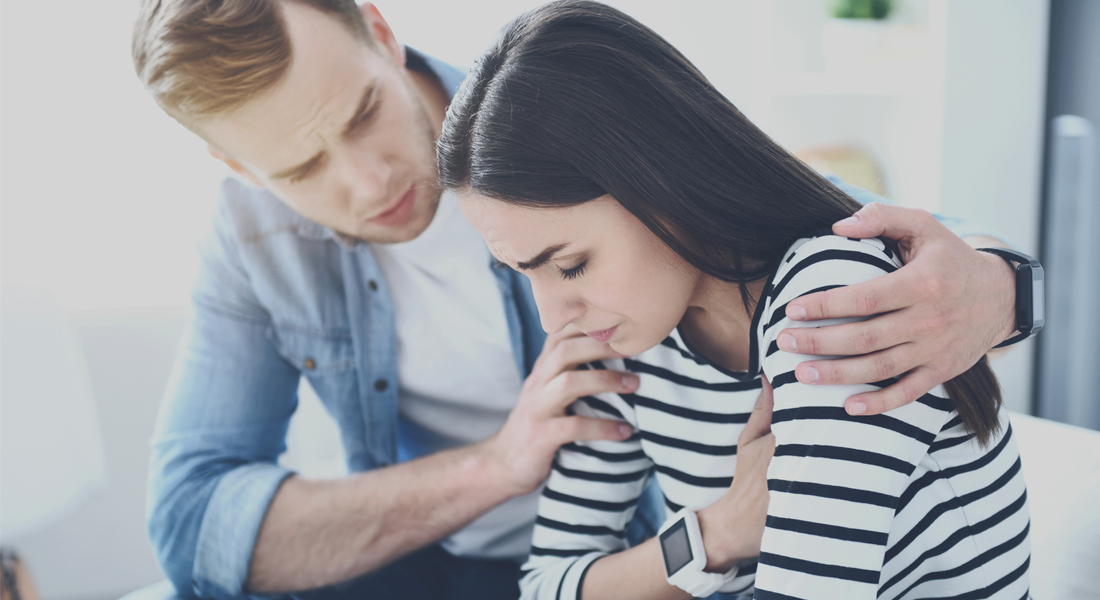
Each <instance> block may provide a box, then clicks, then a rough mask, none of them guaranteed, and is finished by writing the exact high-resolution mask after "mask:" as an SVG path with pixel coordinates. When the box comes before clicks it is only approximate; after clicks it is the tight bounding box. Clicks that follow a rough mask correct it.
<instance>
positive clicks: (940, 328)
mask: <svg viewBox="0 0 1100 600" xmlns="http://www.w3.org/2000/svg"><path fill="white" fill-rule="evenodd" d="M950 325H951V319H950V318H949V317H948V316H947V315H946V314H944V313H943V312H940V311H936V312H934V313H932V314H931V315H930V316H929V317H928V319H927V320H926V321H925V333H926V334H928V335H933V336H934V335H939V334H941V333H943V332H944V331H946V330H947V329H948V327H949V326H950Z"/></svg>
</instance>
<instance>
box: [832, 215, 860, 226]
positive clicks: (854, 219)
mask: <svg viewBox="0 0 1100 600" xmlns="http://www.w3.org/2000/svg"><path fill="white" fill-rule="evenodd" d="M833 225H834V226H836V227H851V226H852V225H859V213H856V214H854V215H852V216H850V217H848V218H845V219H841V220H839V221H837V222H836V223H833Z"/></svg>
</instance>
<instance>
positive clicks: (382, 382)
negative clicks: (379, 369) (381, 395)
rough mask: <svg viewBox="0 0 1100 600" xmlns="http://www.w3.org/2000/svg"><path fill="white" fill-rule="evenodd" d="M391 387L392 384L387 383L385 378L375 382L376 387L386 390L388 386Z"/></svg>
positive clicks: (382, 390)
mask: <svg viewBox="0 0 1100 600" xmlns="http://www.w3.org/2000/svg"><path fill="white" fill-rule="evenodd" d="M388 387H390V384H388V383H386V380H385V379H378V380H376V381H375V382H374V389H376V390H378V391H380V392H384V391H386V388H388Z"/></svg>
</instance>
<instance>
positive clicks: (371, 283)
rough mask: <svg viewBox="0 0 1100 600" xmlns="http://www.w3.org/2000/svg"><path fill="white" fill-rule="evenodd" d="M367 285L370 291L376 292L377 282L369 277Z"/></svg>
mask: <svg viewBox="0 0 1100 600" xmlns="http://www.w3.org/2000/svg"><path fill="white" fill-rule="evenodd" d="M367 287H369V288H370V291H372V292H377V291H378V282H377V281H375V280H373V279H371V280H370V281H368V282H367Z"/></svg>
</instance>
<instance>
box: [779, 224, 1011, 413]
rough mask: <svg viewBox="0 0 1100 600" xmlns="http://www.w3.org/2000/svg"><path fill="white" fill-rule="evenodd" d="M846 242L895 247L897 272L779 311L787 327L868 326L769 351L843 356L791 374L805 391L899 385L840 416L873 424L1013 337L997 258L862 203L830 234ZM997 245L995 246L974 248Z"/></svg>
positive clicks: (785, 337) (817, 332)
mask: <svg viewBox="0 0 1100 600" xmlns="http://www.w3.org/2000/svg"><path fill="white" fill-rule="evenodd" d="M833 233H835V234H836V235H843V236H847V237H856V238H869V237H876V236H884V237H888V238H891V239H893V240H896V241H897V242H898V245H899V246H900V249H901V252H902V258H903V259H904V261H905V266H904V267H902V268H900V269H898V270H897V271H895V272H894V273H890V274H888V275H883V276H882V277H877V278H875V279H872V280H871V281H868V282H866V283H861V284H859V285H852V286H847V287H842V288H837V289H835V290H829V291H827V292H819V293H816V294H809V295H806V296H803V297H801V298H798V299H796V300H792V301H791V302H790V303H789V304H788V305H787V316H788V317H789V318H790V319H792V320H794V321H817V320H820V319H834V318H841V317H866V316H873V318H871V319H868V320H866V321H858V322H855V323H848V324H845V325H836V326H832V327H819V328H813V327H807V328H794V329H786V330H784V331H782V332H781V333H780V334H779V338H778V339H777V340H776V343H777V344H778V345H779V348H780V349H782V350H784V351H787V352H797V353H799V354H812V355H817V356H849V357H851V358H844V359H839V360H818V361H807V362H804V363H802V364H801V365H799V366H798V369H796V370H795V374H796V375H797V377H798V380H799V381H800V382H802V383H806V384H811V385H847V384H855V383H872V382H875V381H882V380H885V379H889V378H891V377H897V376H900V377H901V379H900V381H898V382H897V383H894V384H893V385H891V386H889V387H886V388H884V389H881V390H878V391H875V392H869V393H866V394H859V395H857V396H853V397H851V398H849V399H848V401H847V402H846V403H845V405H844V407H845V409H847V411H848V413H849V414H853V415H858V414H866V415H875V414H879V413H882V412H886V411H888V410H893V409H895V408H898V407H899V406H904V405H906V404H908V403H910V402H912V401H913V400H916V399H917V398H919V397H921V396H923V395H924V394H926V393H928V391H929V390H931V389H932V388H934V387H936V386H937V385H939V384H941V383H943V382H945V381H947V380H949V379H951V378H953V377H955V376H956V375H958V374H960V373H962V372H963V371H966V370H967V369H969V368H970V367H972V366H974V363H976V362H978V360H980V359H981V357H982V356H983V355H984V354H985V353H986V352H988V351H989V349H990V348H992V347H993V346H995V345H997V344H999V343H1001V342H1002V341H1004V340H1005V339H1006V338H1007V337H1008V336H1009V335H1011V333H1012V331H1013V330H1014V329H1015V328H1016V316H1015V315H1016V306H1015V303H1016V283H1015V282H1016V279H1015V276H1014V275H1013V272H1012V269H1010V268H1009V267H1008V263H1006V262H1005V260H1004V259H1002V258H1000V257H999V256H994V255H992V254H988V253H985V252H978V251H976V250H974V249H973V248H971V247H970V246H968V245H967V243H966V242H964V241H963V240H962V239H960V238H959V237H958V236H957V235H955V234H954V233H952V232H951V231H950V230H949V229H947V228H946V227H944V226H943V224H942V223H940V222H939V221H937V220H936V218H935V217H933V216H932V215H931V214H929V213H928V212H926V211H923V210H917V209H912V208H901V207H897V206H887V205H885V204H868V205H867V206H865V207H864V208H863V209H862V210H860V211H859V212H858V213H856V214H855V215H854V216H853V217H849V218H848V219H845V220H844V221H841V222H839V223H837V224H835V225H833ZM990 242H993V243H992V244H991V245H1001V244H999V243H997V242H996V241H995V240H984V241H983V244H986V245H990Z"/></svg>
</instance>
